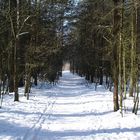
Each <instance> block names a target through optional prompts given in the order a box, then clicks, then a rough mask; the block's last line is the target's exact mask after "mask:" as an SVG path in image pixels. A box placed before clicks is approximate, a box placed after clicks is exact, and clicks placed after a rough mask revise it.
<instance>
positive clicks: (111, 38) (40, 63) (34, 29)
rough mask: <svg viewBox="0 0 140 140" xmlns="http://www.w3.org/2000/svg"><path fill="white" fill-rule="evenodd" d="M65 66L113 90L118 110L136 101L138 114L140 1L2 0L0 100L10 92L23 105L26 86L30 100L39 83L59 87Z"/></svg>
mask: <svg viewBox="0 0 140 140" xmlns="http://www.w3.org/2000/svg"><path fill="white" fill-rule="evenodd" d="M65 62H69V63H70V70H71V72H73V73H77V74H79V75H80V76H85V78H86V80H87V81H88V82H89V83H95V85H97V84H100V85H105V87H106V88H107V89H109V90H113V102H114V111H117V110H119V109H120V111H121V112H122V110H123V100H125V99H126V98H127V97H128V96H130V97H133V98H134V106H133V110H132V112H133V113H135V114H137V111H138V106H139V77H140V73H139V71H140V1H139V0H81V1H79V2H77V1H75V0H0V95H1V102H2V96H3V95H4V94H8V93H9V92H14V101H19V93H18V87H21V86H24V87H25V94H24V95H25V96H26V97H27V99H29V93H30V88H31V86H32V85H35V86H36V85H37V84H38V79H40V80H41V81H42V82H45V81H49V82H50V83H52V84H55V82H56V81H57V80H58V79H59V77H60V76H61V75H62V67H63V65H64V63H65ZM31 84H32V85H31ZM95 89H96V88H95ZM127 95H128V96H127Z"/></svg>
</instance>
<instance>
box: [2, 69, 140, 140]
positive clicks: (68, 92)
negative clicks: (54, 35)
mask: <svg viewBox="0 0 140 140" xmlns="http://www.w3.org/2000/svg"><path fill="white" fill-rule="evenodd" d="M19 91H20V102H13V94H10V95H7V96H5V97H4V100H3V107H2V109H0V140H140V113H139V112H138V115H134V114H132V113H131V110H132V103H133V101H132V99H131V98H129V99H128V100H127V101H126V102H125V108H126V110H125V111H124V112H123V113H124V115H123V117H122V116H121V114H120V111H118V112H113V95H112V92H109V91H108V90H106V89H105V88H104V87H103V86H98V87H97V91H95V90H94V85H91V86H86V85H85V80H84V78H81V77H79V76H77V75H73V74H71V73H70V72H69V71H64V72H63V76H62V78H61V79H60V81H59V83H58V84H57V85H56V86H54V87H53V88H49V89H48V88H46V87H45V86H42V87H40V88H39V87H38V88H33V89H32V91H31V95H30V100H26V98H25V97H24V96H23V88H21V89H19Z"/></svg>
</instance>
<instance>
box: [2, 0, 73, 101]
mask: <svg viewBox="0 0 140 140" xmlns="http://www.w3.org/2000/svg"><path fill="white" fill-rule="evenodd" d="M72 4H73V3H72V1H70V0H62V1H60V0H43V1H42V0H7V1H5V0H1V1H0V95H1V99H2V95H3V94H6V93H9V92H14V101H19V94H18V87H20V86H23V85H24V86H25V96H27V99H29V92H30V87H31V79H33V83H34V85H37V79H38V78H40V79H42V80H48V81H50V82H51V83H54V82H55V80H56V79H58V77H59V75H61V71H62V65H63V55H64V53H63V52H64V43H63V42H64V41H63V36H64V30H63V28H64V21H65V13H66V12H68V11H69V9H70V8H69V7H70V6H72Z"/></svg>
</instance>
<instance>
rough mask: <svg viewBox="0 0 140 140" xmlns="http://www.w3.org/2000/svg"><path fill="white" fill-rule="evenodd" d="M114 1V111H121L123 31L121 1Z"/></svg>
mask: <svg viewBox="0 0 140 140" xmlns="http://www.w3.org/2000/svg"><path fill="white" fill-rule="evenodd" d="M113 1H114V6H115V8H114V25H113V35H114V45H113V81H114V93H113V99H114V111H117V110H119V103H118V77H119V64H118V59H119V58H118V57H119V52H118V50H119V47H120V45H121V42H120V31H121V28H120V27H121V8H120V4H121V0H113Z"/></svg>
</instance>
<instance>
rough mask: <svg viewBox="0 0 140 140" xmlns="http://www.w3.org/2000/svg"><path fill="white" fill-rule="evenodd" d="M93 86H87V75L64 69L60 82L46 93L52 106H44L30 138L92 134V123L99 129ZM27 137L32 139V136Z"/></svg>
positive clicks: (50, 139)
mask: <svg viewBox="0 0 140 140" xmlns="http://www.w3.org/2000/svg"><path fill="white" fill-rule="evenodd" d="M93 89H94V88H93ZM93 89H90V88H89V87H86V86H85V79H84V77H79V76H78V75H73V74H72V73H70V72H69V71H65V72H63V76H62V77H61V78H60V81H59V84H58V85H57V86H56V87H54V88H53V89H52V91H51V92H49V93H47V95H48V96H49V99H48V100H49V102H51V103H50V105H49V107H48V108H49V109H47V108H46V109H45V111H44V114H43V115H42V116H41V117H40V119H39V121H38V122H37V124H36V125H35V126H34V127H33V128H32V129H31V132H32V133H33V135H31V136H32V138H30V140H62V139H65V138H66V139H68V137H75V136H80V137H81V136H82V135H86V136H87V135H90V134H92V131H91V130H92V127H91V125H92V124H93V126H95V127H96V129H100V127H101V126H100V125H99V124H101V122H102V121H101V119H100V117H99V114H100V112H99V111H98V110H97V109H96V106H93V105H94V102H95V101H93V100H92V98H90V97H92V96H93ZM91 91H92V93H90V92H91ZM99 96H100V95H99ZM95 103H96V102H95ZM91 118H92V119H91ZM93 118H94V119H93ZM95 121H96V122H97V124H98V126H96V125H95ZM80 130H82V131H84V130H86V131H85V132H82V131H80ZM29 134H31V133H29ZM24 140H29V137H28V139H24Z"/></svg>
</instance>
